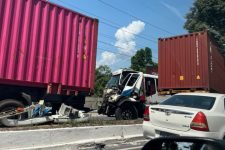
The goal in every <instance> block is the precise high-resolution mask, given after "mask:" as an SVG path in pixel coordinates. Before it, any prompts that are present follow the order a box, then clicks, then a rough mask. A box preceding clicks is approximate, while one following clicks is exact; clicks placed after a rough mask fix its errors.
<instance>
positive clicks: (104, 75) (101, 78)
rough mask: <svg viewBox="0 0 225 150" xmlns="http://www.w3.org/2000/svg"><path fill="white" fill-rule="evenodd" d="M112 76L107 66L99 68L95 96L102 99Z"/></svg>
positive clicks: (96, 74)
mask: <svg viewBox="0 0 225 150" xmlns="http://www.w3.org/2000/svg"><path fill="white" fill-rule="evenodd" d="M110 76H111V69H110V68H109V67H108V66H106V65H101V66H99V67H98V68H97V69H96V71H95V87H94V95H95V96H99V97H101V96H102V95H103V90H104V88H105V86H106V83H107V82H108V81H109V79H110Z"/></svg>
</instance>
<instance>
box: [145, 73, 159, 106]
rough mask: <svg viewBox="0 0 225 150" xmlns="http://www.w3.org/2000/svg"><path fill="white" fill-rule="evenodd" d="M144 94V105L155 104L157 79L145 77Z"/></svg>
mask: <svg viewBox="0 0 225 150" xmlns="http://www.w3.org/2000/svg"><path fill="white" fill-rule="evenodd" d="M145 94H146V103H148V104H150V103H156V102H157V97H156V96H157V95H158V93H157V79H155V78H151V77H145Z"/></svg>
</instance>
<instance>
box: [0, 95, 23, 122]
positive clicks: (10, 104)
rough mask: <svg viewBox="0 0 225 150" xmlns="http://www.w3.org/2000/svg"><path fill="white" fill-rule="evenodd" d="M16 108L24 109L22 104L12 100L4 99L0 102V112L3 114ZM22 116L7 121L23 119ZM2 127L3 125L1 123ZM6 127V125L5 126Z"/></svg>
mask: <svg viewBox="0 0 225 150" xmlns="http://www.w3.org/2000/svg"><path fill="white" fill-rule="evenodd" d="M18 107H24V105H23V103H21V102H19V101H17V100H13V99H6V100H3V101H0V112H5V111H9V110H12V109H16V108H18ZM23 118H24V115H18V116H15V117H8V119H16V120H18V119H23ZM1 123H2V124H3V125H5V124H4V123H3V122H1ZM5 126H6V125H5Z"/></svg>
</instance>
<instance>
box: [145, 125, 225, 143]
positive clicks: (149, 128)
mask: <svg viewBox="0 0 225 150" xmlns="http://www.w3.org/2000/svg"><path fill="white" fill-rule="evenodd" d="M160 132H163V133H168V136H170V135H171V136H174V135H177V136H192V137H205V138H214V139H222V138H223V137H221V134H220V133H219V132H204V131H196V130H192V129H191V130H188V131H177V130H173V129H168V128H164V127H159V126H155V125H152V124H151V123H149V122H146V121H144V122H143V135H144V137H145V138H156V137H159V136H162V135H160Z"/></svg>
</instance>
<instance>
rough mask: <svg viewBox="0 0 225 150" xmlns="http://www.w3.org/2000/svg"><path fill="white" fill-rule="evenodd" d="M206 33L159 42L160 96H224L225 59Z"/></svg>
mask: <svg viewBox="0 0 225 150" xmlns="http://www.w3.org/2000/svg"><path fill="white" fill-rule="evenodd" d="M220 51H221V50H220V49H219V47H218V46H217V44H216V43H215V42H214V41H213V39H212V38H211V37H210V36H209V34H208V33H207V31H203V32H196V33H191V34H186V35H180V36H174V37H169V38H160V39H159V40H158V52H159V56H158V59H159V61H158V73H159V93H160V94H175V93H178V92H195V91H202V92H218V93H225V59H224V56H223V55H222V54H221V53H220Z"/></svg>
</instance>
